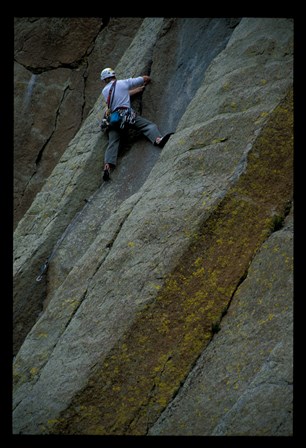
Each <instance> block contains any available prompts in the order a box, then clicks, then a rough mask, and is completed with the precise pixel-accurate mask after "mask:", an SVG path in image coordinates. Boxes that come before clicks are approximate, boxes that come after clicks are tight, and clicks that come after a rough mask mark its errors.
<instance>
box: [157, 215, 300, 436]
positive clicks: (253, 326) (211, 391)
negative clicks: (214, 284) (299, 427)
mask: <svg viewBox="0 0 306 448" xmlns="http://www.w3.org/2000/svg"><path fill="white" fill-rule="evenodd" d="M220 325H221V330H220V331H219V332H218V333H217V334H216V335H215V336H214V338H213V340H212V341H211V343H210V344H209V345H208V347H207V349H206V350H205V352H204V353H203V354H202V355H201V357H200V358H199V360H198V361H197V364H196V366H195V367H194V369H193V370H192V371H191V373H190V375H189V377H188V378H187V380H186V382H185V383H184V385H183V387H182V388H181V390H180V391H179V393H178V394H177V395H176V397H175V399H174V400H173V401H172V402H171V404H170V405H169V406H168V408H167V409H166V410H165V411H164V412H163V414H162V415H161V417H160V418H159V419H158V421H157V422H156V423H155V424H154V425H153V428H152V429H151V430H150V431H149V434H151V435H153V434H155V435H156V434H159V435H162V434H164V435H165V434H167V435H169V434H172V435H230V436H233V435H248V436H252V435H257V436H259V435H260V436H266V435H269V436H272V435H273V436H282V435H292V433H293V428H292V419H293V390H292V389H293V224H292V215H291V216H290V217H288V218H287V220H286V225H285V227H284V228H283V229H282V230H279V231H277V232H275V233H273V234H272V236H271V237H270V238H269V239H268V240H267V241H266V242H265V243H264V244H263V246H262V248H261V250H260V251H259V253H258V254H257V255H256V257H255V258H254V260H253V262H252V264H251V266H250V269H249V272H248V275H247V278H246V279H245V281H244V282H243V283H242V285H241V286H240V287H239V288H238V290H237V292H236V293H235V295H234V297H233V299H232V302H231V305H230V307H229V310H228V312H227V314H226V316H225V317H224V318H223V319H222V320H221V324H220Z"/></svg>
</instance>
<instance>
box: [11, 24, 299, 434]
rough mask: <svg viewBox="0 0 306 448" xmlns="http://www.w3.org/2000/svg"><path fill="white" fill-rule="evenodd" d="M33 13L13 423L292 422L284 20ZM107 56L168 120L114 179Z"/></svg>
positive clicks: (19, 182)
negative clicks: (107, 125)
mask: <svg viewBox="0 0 306 448" xmlns="http://www.w3.org/2000/svg"><path fill="white" fill-rule="evenodd" d="M39 20H41V21H42V22H43V19H39ZM39 20H34V19H28V20H24V19H20V20H19V21H17V23H16V30H17V31H18V32H17V33H16V60H17V61H18V63H17V65H16V72H15V76H16V78H15V85H16V103H17V104H19V105H20V104H21V102H22V101H23V107H25V108H29V110H31V112H30V113H29V114H28V115H27V116H25V118H24V120H25V123H24V124H23V126H24V127H23V128H19V127H18V126H17V125H16V151H17V154H18V157H17V162H18V160H19V161H20V165H18V163H17V166H16V182H15V185H16V223H17V222H18V221H19V222H18V225H17V227H16V230H15V234H14V243H15V247H14V280H15V283H14V353H15V358H14V416H13V423H14V432H15V433H17V434H19V433H21V434H47V433H55V434H101V435H102V434H103V435H111V434H119V435H125V434H133V435H134V434H137V435H146V434H149V435H158V434H165V435H169V434H170V435H182V434H183V435H291V434H292V281H293V280H292V257H293V255H292V238H293V236H292V234H293V230H292V227H293V207H292V197H293V191H292V190H293V173H292V170H293V111H292V109H293V99H292V84H293V80H292V77H293V68H292V65H293V23H292V21H291V20H290V19H284V18H282V19H265V18H242V19H228V18H224V19H220V18H218V19H217V18H216V19H192V18H188V19H183V18H181V19H169V18H167V19H165V18H146V19H139V18H135V19H132V18H130V19H112V18H111V19H110V20H109V21H108V20H104V23H103V21H102V19H97V18H95V19H86V20H85V19H84V20H80V21H79V22H78V21H77V23H74V22H73V20H72V19H69V20H71V22H70V21H69V20H67V22H64V23H62V22H61V21H58V22H57V20H59V19H54V22H53V21H51V22H48V23H47V25H48V26H49V28H47V29H49V31H48V32H46V34H45V35H44V36H45V38H44V39H42V41H41V45H40V46H39V45H38V43H37V42H36V41H35V33H34V30H35V26H38V25H39ZM70 26H71V27H73V28H74V29H75V30H76V36H75V37H74V39H79V40H80V43H82V45H83V47H81V46H79V47H78V48H75V47H74V46H73V44H72V43H71V35H70V34H69V32H68V31H67V30H69V29H70ZM27 30H29V31H27ZM26 33H29V34H26ZM50 33H51V35H52V36H58V40H59V41H60V40H61V39H64V41H65V42H66V47H65V45H64V46H60V45H59V46H56V42H57V40H56V39H54V37H53V38H52V39H50V41H51V42H52V43H50V42H49V41H48V36H50ZM52 33H53V34H52ZM78 33H79V34H78ZM25 36H28V38H27V39H26V38H25ZM65 39H66V40H65ZM72 40H73V39H72ZM30 42H33V46H31V47H29V48H30V49H29V50H27V45H30ZM110 42H112V45H110ZM42 44H43V45H42ZM35 45H36V46H37V45H38V47H36V46H35ZM49 47H50V50H49V51H48V50H47V49H48V48H49ZM35 48H37V50H36V49H35ZM65 48H66V50H65ZM34 49H35V50H34ZM64 50H65V51H64ZM66 51H67V53H66ZM29 52H30V53H31V54H30V55H29V54H28V53H29ZM78 52H79V53H78ZM43 60H45V63H44V65H42V61H43ZM91 62H92V65H91ZM21 64H22V66H21ZM109 65H110V66H113V67H114V68H115V69H116V72H117V74H118V77H128V76H133V75H138V74H142V73H149V74H150V75H151V77H152V83H151V84H150V85H149V86H148V87H147V88H146V90H145V92H144V93H143V95H142V98H136V99H135V103H134V106H135V108H137V110H139V112H140V113H142V114H143V115H144V116H146V117H148V118H149V119H152V120H153V121H155V122H156V123H157V124H158V126H159V127H160V129H161V130H162V132H167V131H175V134H174V135H173V136H172V137H171V138H170V140H169V142H168V143H167V145H166V146H165V148H164V149H163V150H162V152H160V150H159V149H157V148H156V147H154V146H152V145H151V144H150V142H148V141H147V140H145V139H144V137H139V136H137V135H136V136H135V135H131V136H130V140H129V142H128V146H129V148H128V149H127V148H125V150H124V149H123V150H122V152H121V155H120V158H119V163H118V166H117V168H116V170H115V172H114V174H113V176H112V180H111V181H110V182H109V183H107V184H103V183H101V168H102V164H103V152H104V150H105V148H106V145H107V138H106V136H105V135H103V134H102V133H101V132H100V130H99V127H98V125H97V118H99V116H100V115H101V106H102V99H101V96H100V89H101V85H100V83H99V71H100V69H101V68H103V66H109ZM68 66H69V67H68ZM42 67H48V68H49V70H48V72H47V74H46V73H45V72H44V70H43V69H42ZM56 72H57V75H58V78H57V81H56V82H57V83H58V85H60V86H61V87H60V88H59V87H58V86H57V87H55V91H56V92H58V93H57V94H55V93H53V94H51V97H52V101H51V100H50V101H51V102H52V104H51V102H50V103H49V104H50V110H49V112H47V113H46V115H44V114H43V112H40V110H39V106H38V104H41V105H42V104H43V99H44V97H45V95H47V90H48V89H46V87H45V88H43V84H40V83H43V82H44V83H45V84H44V85H45V86H47V82H48V83H50V88H51V86H52V85H54V82H55V81H53V80H52V79H53V78H51V77H50V76H51V75H52V76H53V75H55V73H56ZM85 72H86V76H85V75H84V73H85ZM47 75H48V77H49V78H48V81H46V80H44V76H47ZM21 77H23V78H22V79H23V80H24V81H22V82H21V81H20V79H21ZM85 79H86V83H85V81H84V80H85ZM89 79H90V80H91V83H89ZM25 81H28V84H27V85H26V83H25ZM87 82H88V84H87ZM20 83H21V84H22V83H23V84H22V86H23V87H22V89H21V95H20V94H18V90H17V87H18V86H19V87H20V85H21V84H20ZM38 86H40V87H39V89H41V90H39V89H38ZM48 86H49V84H48ZM89 86H90V87H89ZM87 87H88V92H90V93H88V97H87V96H86V94H84V91H85V92H86V89H87ZM20 88H21V87H20ZM35 89H38V90H35ZM40 92H41V93H40ZM73 92H74V93H75V95H74V96H73V95H72V93H73ZM80 92H83V93H82V94H80ZM35 95H37V99H38V103H33V96H35ZM70 97H71V98H70ZM69 98H70V99H71V101H72V99H73V98H74V99H73V101H72V102H73V104H74V105H73V106H72V103H69V102H68V99H69ZM80 98H82V101H80ZM94 100H96V102H94ZM53 102H54V104H53ZM64 102H66V103H67V104H66V106H65V107H66V109H65V112H64V108H63V107H64V106H63V103H64ZM69 104H70V105H69ZM74 108H76V109H74ZM74 110H75V111H78V112H73V111H74ZM16 113H17V112H16ZM48 114H49V115H48ZM49 116H52V117H53V124H52V126H51V124H50V120H49V118H48V117H49ZM33 117H34V118H33ZM64 117H66V120H64ZM62 119H63V121H61V120H62ZM33 120H34V121H33ZM72 121H73V124H72ZM46 122H48V126H51V128H50V129H49V130H48V131H47V127H45V125H44V123H46ZM61 126H63V127H62V131H61V132H62V133H60V131H59V129H60V128H61ZM68 129H69V132H68ZM44 130H45V131H44ZM57 132H59V134H58V135H57ZM22 135H27V136H28V141H29V145H30V146H31V148H33V152H32V153H31V154H30V153H29V152H26V150H25V147H24V148H23V147H22V145H20V141H21V140H22V139H23V140H25V139H24V137H22ZM51 137H52V138H51ZM35 139H36V140H35ZM30 140H31V141H32V143H31V142H30ZM34 141H35V142H37V145H36V143H35V144H34V143H33V142H34ZM34 148H36V149H34ZM48 148H50V149H49V151H50V157H47V153H48ZM51 154H52V156H51ZM51 159H52V161H51ZM33 161H35V163H34V165H35V164H36V167H35V166H34V165H33ZM31 164H32V165H31ZM38 166H40V167H41V168H39V169H38ZM26 185H28V187H26ZM31 185H32V187H30V186H31ZM34 185H35V187H34ZM22 196H24V199H22ZM23 203H24V204H26V205H22V204H23ZM46 260H48V261H49V267H48V270H47V272H46V274H45V275H44V276H43V279H42V281H41V282H37V281H36V277H37V276H38V274H39V271H40V267H41V266H42V265H43V263H44V262H45V261H46Z"/></svg>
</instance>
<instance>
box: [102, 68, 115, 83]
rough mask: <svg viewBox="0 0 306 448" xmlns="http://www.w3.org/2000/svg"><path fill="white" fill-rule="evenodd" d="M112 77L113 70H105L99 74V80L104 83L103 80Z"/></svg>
mask: <svg viewBox="0 0 306 448" xmlns="http://www.w3.org/2000/svg"><path fill="white" fill-rule="evenodd" d="M112 76H116V73H115V72H114V70H113V69H112V68H109V67H108V68H105V69H104V70H102V72H101V80H102V81H104V79H106V78H111V77H112Z"/></svg>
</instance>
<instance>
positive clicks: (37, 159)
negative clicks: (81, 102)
mask: <svg viewBox="0 0 306 448" xmlns="http://www.w3.org/2000/svg"><path fill="white" fill-rule="evenodd" d="M68 90H70V87H69V86H67V87H66V88H65V89H64V92H63V95H62V98H61V99H60V102H59V106H58V108H57V111H56V114H55V122H54V128H53V131H52V132H51V134H50V136H49V137H48V138H47V140H46V141H45V143H44V145H43V146H42V148H41V149H40V151H39V153H38V155H37V157H36V160H35V165H36V167H38V165H39V164H40V162H41V158H42V156H43V153H44V150H45V148H46V146H47V145H48V144H49V142H50V140H51V139H52V137H53V134H54V133H55V131H56V127H57V121H58V117H59V115H60V109H61V105H62V103H63V101H64V100H65V97H66V94H67V91H68ZM34 174H35V173H34Z"/></svg>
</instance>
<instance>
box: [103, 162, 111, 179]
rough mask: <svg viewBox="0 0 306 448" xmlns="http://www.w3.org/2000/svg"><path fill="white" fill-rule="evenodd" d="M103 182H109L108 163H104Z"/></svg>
mask: <svg viewBox="0 0 306 448" xmlns="http://www.w3.org/2000/svg"><path fill="white" fill-rule="evenodd" d="M103 180H105V181H107V180H110V167H109V165H108V163H106V164H105V167H104V171H103Z"/></svg>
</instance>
